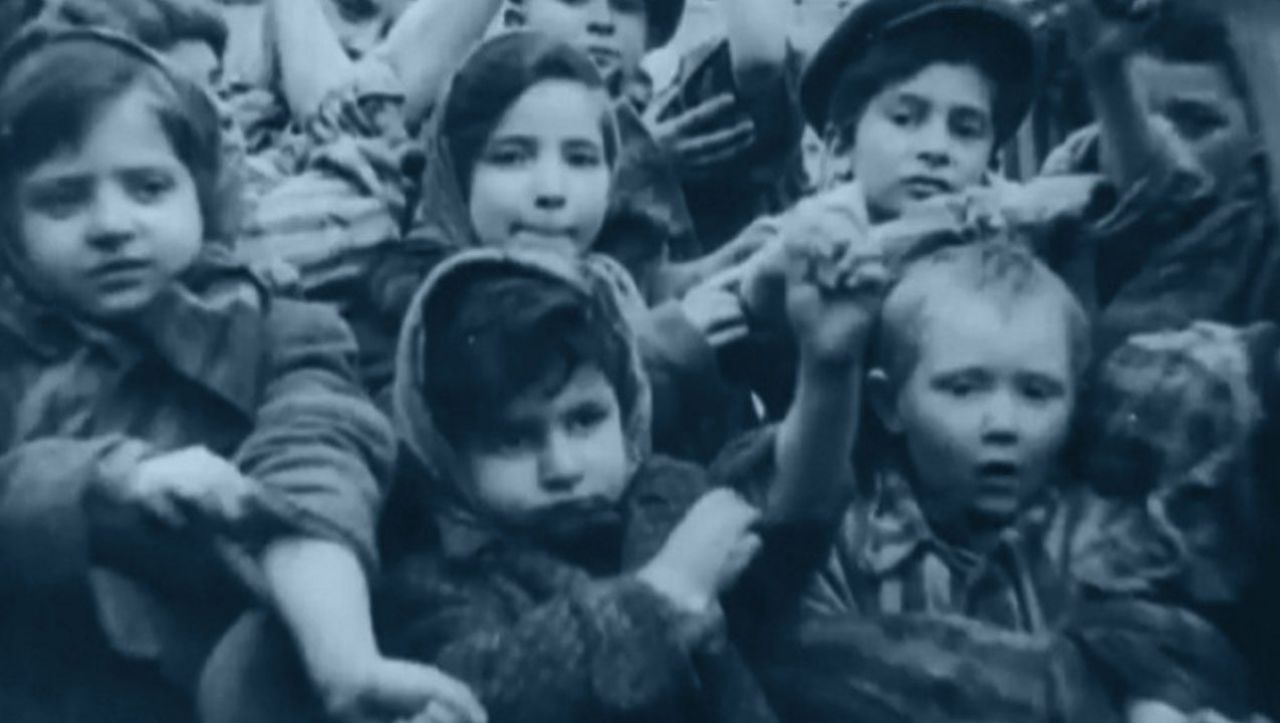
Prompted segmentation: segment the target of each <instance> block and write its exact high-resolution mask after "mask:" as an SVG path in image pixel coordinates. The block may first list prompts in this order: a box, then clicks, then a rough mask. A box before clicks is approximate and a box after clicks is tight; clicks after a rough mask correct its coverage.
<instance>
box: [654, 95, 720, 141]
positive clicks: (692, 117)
mask: <svg viewBox="0 0 1280 723" xmlns="http://www.w3.org/2000/svg"><path fill="white" fill-rule="evenodd" d="M736 105H737V100H736V99H735V98H734V96H733V93H720V94H719V95H713V96H711V97H710V98H707V99H706V100H704V101H702V102H701V103H699V104H698V105H695V106H693V107H692V108H689V109H688V110H686V111H685V112H683V113H681V114H680V115H678V116H676V117H675V118H673V119H671V120H670V121H668V122H667V123H668V125H669V129H670V131H671V132H674V133H677V134H684V133H687V132H689V131H691V130H693V129H694V128H697V127H698V126H701V125H703V124H706V123H710V122H711V121H712V120H714V119H715V118H716V117H717V116H719V115H720V114H721V113H725V112H727V111H729V110H732V109H733V108H734V106H736Z"/></svg>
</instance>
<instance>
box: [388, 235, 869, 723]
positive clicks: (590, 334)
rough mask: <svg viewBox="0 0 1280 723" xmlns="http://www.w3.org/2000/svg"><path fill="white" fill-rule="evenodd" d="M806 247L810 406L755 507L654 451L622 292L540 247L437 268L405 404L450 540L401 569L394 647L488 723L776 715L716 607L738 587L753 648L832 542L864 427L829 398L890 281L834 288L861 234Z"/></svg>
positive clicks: (803, 313)
mask: <svg viewBox="0 0 1280 723" xmlns="http://www.w3.org/2000/svg"><path fill="white" fill-rule="evenodd" d="M789 241H791V242H798V243H793V244H792V245H791V246H790V248H791V251H792V253H791V255H790V256H789V259H790V261H791V262H792V265H791V267H790V268H789V274H788V292H789V299H790V302H791V303H790V305H789V309H790V311H791V317H790V318H791V319H792V322H793V323H794V324H795V326H796V330H797V338H798V340H799V343H800V347H801V351H800V354H801V357H802V359H803V361H802V364H801V369H802V372H801V376H800V382H799V387H800V392H799V397H798V401H797V404H796V406H795V407H794V408H793V409H792V413H791V414H790V415H789V416H788V417H787V419H786V420H785V421H784V422H783V424H782V426H781V428H780V429H779V430H778V431H777V433H776V435H773V436H770V451H773V452H776V457H775V458H773V460H771V461H776V463H777V466H776V468H770V469H769V471H768V472H765V477H766V478H767V480H768V484H767V485H760V486H758V487H756V488H753V489H752V490H745V491H744V492H746V493H747V494H748V495H749V496H750V497H752V498H753V499H754V500H755V502H756V504H759V505H761V506H762V509H761V510H760V511H759V512H758V511H757V510H756V509H754V508H753V507H751V506H750V505H748V504H747V502H745V501H744V500H743V499H742V498H740V497H739V496H738V495H737V494H735V493H733V492H730V491H728V490H724V489H721V490H717V491H713V492H709V493H706V494H704V491H705V489H706V486H705V484H706V482H705V479H704V477H703V475H702V474H701V472H700V470H698V469H697V468H695V467H692V466H690V465H687V464H681V463H676V462H674V461H671V460H666V459H663V458H660V457H653V456H651V455H650V454H649V452H648V426H649V422H648V414H649V405H648V397H647V386H646V380H645V377H644V374H643V371H642V367H641V364H640V360H639V357H638V349H637V348H636V346H635V341H634V339H633V338H632V336H631V332H630V330H629V325H628V323H627V321H626V320H625V319H624V318H623V316H622V312H621V310H620V309H619V307H618V305H617V300H616V296H615V294H614V292H613V290H612V282H611V280H610V279H608V278H607V277H601V276H599V275H597V274H596V273H595V272H594V271H593V269H592V267H591V266H588V265H583V264H581V263H580V262H573V261H570V260H569V259H568V258H567V257H564V256H553V255H546V254H545V252H533V251H508V252H499V251H475V252H469V253H465V254H461V255H458V256H457V257H455V258H453V259H452V260H450V261H448V262H446V263H445V264H444V265H442V266H441V267H440V268H439V269H437V271H436V272H434V273H433V275H432V276H431V278H430V279H429V280H428V281H427V282H426V283H425V284H424V285H423V287H422V289H421V291H420V292H419V293H418V295H417V296H416V297H415V299H414V301H413V304H412V306H411V311H410V315H409V318H408V320H407V321H406V325H405V330H404V334H403V336H402V337H401V346H400V351H399V357H398V363H399V366H398V369H397V377H396V387H395V405H396V419H397V423H398V425H399V428H400V430H401V435H402V438H403V439H404V440H405V442H406V443H407V444H408V446H409V447H410V449H411V450H412V451H413V453H414V457H415V459H417V460H419V461H420V462H421V463H422V464H423V465H424V468H425V469H426V470H429V471H430V473H431V474H430V476H429V477H427V478H424V479H422V480H416V481H415V482H416V483H417V484H426V483H427V482H428V480H429V481H430V483H431V486H430V487H429V488H428V490H429V493H430V494H431V498H432V504H431V507H430V509H431V515H430V518H429V519H426V520H421V521H420V522H419V524H420V525H429V526H430V528H431V529H433V530H434V531H435V533H436V540H435V542H433V543H430V544H428V545H426V546H424V547H423V548H421V549H419V550H418V551H416V552H414V553H413V554H411V555H409V556H408V557H406V558H405V560H404V561H403V562H402V563H401V564H399V565H397V566H396V567H395V568H394V569H393V570H392V572H391V573H390V574H389V579H388V583H387V588H386V590H385V596H384V597H382V598H381V600H382V605H380V606H379V610H380V615H379V619H380V620H381V621H382V625H381V627H380V631H381V632H380V639H381V640H382V641H383V642H384V644H385V645H386V646H387V649H388V650H391V651H396V652H397V653H402V654H404V655H407V656H409V657H412V658H414V659H418V660H434V661H438V664H439V665H441V666H442V667H443V668H444V669H445V670H447V671H449V672H451V673H453V674H455V675H457V676H459V677H460V678H461V679H462V680H464V681H465V682H467V683H468V684H470V685H472V686H473V687H474V688H475V690H476V691H477V692H478V694H479V696H480V699H481V701H482V702H483V704H484V705H485V707H486V708H487V710H488V711H489V713H490V715H491V716H492V718H493V719H494V720H521V721H530V722H531V723H536V722H538V721H558V722H563V723H570V722H572V721H611V720H637V721H649V720H652V721H682V720H711V721H715V720H723V721H770V720H775V718H774V716H773V714H772V712H771V710H770V708H769V706H768V705H767V703H766V702H765V701H764V700H763V699H762V698H761V696H760V694H759V692H758V690H757V689H756V686H755V684H754V681H753V680H752V678H751V677H750V675H749V673H747V671H746V669H745V668H744V667H743V665H742V660H741V658H740V657H739V652H740V648H739V647H737V646H735V645H733V644H730V643H729V642H728V641H726V640H725V639H724V635H725V631H724V630H722V629H720V625H719V622H718V620H717V615H718V608H719V605H718V604H717V598H720V597H722V596H724V595H726V594H727V593H730V592H731V591H733V592H734V594H733V595H731V596H730V597H731V598H732V599H726V600H725V606H726V610H727V611H728V612H729V614H730V620H729V631H730V635H731V640H733V641H734V642H735V643H737V644H738V645H740V646H749V642H750V641H751V640H752V639H754V638H755V637H757V636H758V634H759V632H760V631H761V630H766V629H768V627H769V626H770V625H771V624H772V622H771V621H772V620H773V616H774V615H776V614H777V613H778V611H780V610H783V609H786V608H787V607H788V606H789V605H790V604H791V603H792V598H793V593H794V592H795V588H794V585H795V583H796V582H798V581H801V580H803V579H804V575H805V570H806V569H807V568H808V567H809V566H811V565H812V564H813V563H816V562H817V561H818V560H819V559H820V557H819V555H820V554H821V553H822V552H824V551H825V549H826V544H825V543H826V542H827V534H828V532H829V531H830V529H831V528H830V523H831V522H833V521H834V520H835V518H836V516H837V515H836V513H835V511H837V510H839V509H840V507H841V505H840V501H841V500H842V499H843V498H844V496H845V494H846V493H847V486H846V485H847V482H848V480H847V477H848V475H847V468H846V467H845V466H843V465H840V464H837V462H838V461H839V460H841V459H844V458H845V457H846V456H847V455H848V454H849V452H850V451H851V446H850V444H851V442H852V439H853V436H852V435H853V426H852V425H853V420H852V419H851V418H849V417H846V418H845V419H844V420H843V421H842V422H839V423H836V424H833V425H826V426H822V427H818V426H814V425H813V422H814V421H816V420H818V419H823V418H824V415H823V414H822V411H823V410H824V409H828V405H829V402H828V400H827V398H825V397H824V396H821V395H820V393H819V392H820V388H827V389H828V390H830V389H845V390H848V389H849V387H850V386H851V385H856V384H857V370H856V368H855V365H854V360H855V356H854V355H851V353H850V350H851V349H857V348H859V347H860V345H861V344H862V343H863V341H864V340H865V339H866V336H867V331H868V329H869V327H870V322H871V320H872V318H873V314H872V312H873V311H874V308H875V305H876V304H877V303H878V289H879V288H880V284H881V282H882V272H881V271H879V266H878V262H877V260H876V258H875V257H874V256H870V255H868V256H856V255H851V256H850V261H849V262H848V263H846V264H843V265H842V266H841V268H842V269H844V270H843V272H842V273H840V274H831V275H829V276H823V275H820V274H819V272H818V271H817V268H818V267H819V266H820V265H822V264H832V265H835V263H836V262H837V261H838V260H839V259H838V258H836V257H835V256H833V252H834V253H835V254H839V253H840V252H842V251H843V247H844V245H845V244H846V243H847V241H846V240H844V239H835V238H827V239H821V238H808V239H801V238H800V237H791V238H790V239H789ZM859 251H863V252H865V251H866V249H859ZM827 385H829V386H827ZM756 469H757V471H760V469H761V468H756ZM754 481H755V482H757V483H758V482H761V481H762V480H760V479H756V480H754ZM761 545H763V549H761ZM757 553H759V554H758V555H757ZM753 558H754V561H753ZM739 606H740V607H739Z"/></svg>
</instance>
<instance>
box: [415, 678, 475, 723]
mask: <svg viewBox="0 0 1280 723" xmlns="http://www.w3.org/2000/svg"><path fill="white" fill-rule="evenodd" d="M419 675H420V676H421V679H422V685H423V686H424V687H425V688H426V689H428V691H429V695H430V696H431V698H432V705H436V706H438V707H440V708H442V709H444V710H448V711H450V712H452V713H453V714H454V715H455V716H456V720H459V721H463V722H464V723H485V722H486V721H487V720H488V718H489V716H488V714H487V713H485V710H484V706H482V705H480V700H479V699H478V698H476V696H475V694H474V693H472V692H471V689H470V688H468V687H467V686H466V685H465V684H463V683H462V682H460V681H458V680H456V679H454V678H452V677H450V676H448V675H445V674H444V673H442V672H441V671H440V670H439V669H438V668H434V667H431V666H421V667H420V673H419ZM430 707H431V706H428V709H430Z"/></svg>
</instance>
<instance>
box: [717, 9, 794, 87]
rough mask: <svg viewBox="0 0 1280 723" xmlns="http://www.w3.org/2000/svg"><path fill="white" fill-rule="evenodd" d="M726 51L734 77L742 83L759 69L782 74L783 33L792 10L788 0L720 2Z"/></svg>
mask: <svg viewBox="0 0 1280 723" xmlns="http://www.w3.org/2000/svg"><path fill="white" fill-rule="evenodd" d="M722 4H723V5H724V19H725V29H726V31H727V32H728V36H729V51H730V54H731V55H732V57H733V70H734V74H735V76H736V77H737V78H738V79H739V80H742V79H743V76H744V75H747V76H750V75H752V74H753V73H755V72H759V70H760V69H766V70H768V69H776V71H777V72H778V73H781V72H782V69H783V65H784V63H785V62H786V59H787V34H786V33H785V32H782V29H783V28H787V27H790V22H791V19H792V16H793V15H794V10H793V9H792V2H791V0H722Z"/></svg>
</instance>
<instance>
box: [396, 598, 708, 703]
mask: <svg viewBox="0 0 1280 723" xmlns="http://www.w3.org/2000/svg"><path fill="white" fill-rule="evenodd" d="M402 579H403V578H402ZM409 588H410V589H411V588H412V585H410V586H409ZM404 592H405V588H403V587H402V589H401V592H400V594H398V595H392V596H383V602H384V603H386V602H387V601H388V599H390V600H391V601H392V602H391V603H390V604H389V605H387V604H383V605H380V606H379V607H380V609H381V612H382V614H381V615H380V619H382V620H384V621H385V620H387V619H390V620H392V621H394V622H392V623H391V624H389V625H384V626H380V629H381V632H382V635H383V639H384V643H385V644H386V645H387V650H388V652H389V653H390V654H393V655H402V656H405V657H409V658H413V659H417V660H422V661H427V662H431V663H433V664H434V665H437V666H439V667H440V668H441V669H442V670H444V671H445V672H447V673H449V674H451V675H453V676H455V677H457V678H458V679H459V680H461V681H463V682H465V683H466V684H467V685H468V686H470V687H471V689H472V690H473V691H474V692H475V693H476V694H477V695H478V696H479V698H480V701H481V703H482V704H483V705H484V706H485V709H486V710H487V711H488V713H489V717H490V719H491V720H520V721H525V722H526V723H542V722H544V721H545V722H547V723H551V722H555V723H574V722H575V721H582V722H583V723H588V722H589V721H597V720H631V719H637V720H639V719H647V720H663V719H668V718H670V719H675V717H676V716H675V714H674V711H678V710H679V706H680V703H681V701H683V700H685V697H686V696H687V695H689V694H690V693H691V691H692V685H693V682H694V673H693V668H692V662H691V660H690V657H689V653H688V651H687V650H686V646H685V644H684V643H683V642H682V639H683V636H682V634H681V632H680V631H681V625H682V624H683V623H682V616H681V614H680V613H678V612H677V611H676V610H675V609H674V608H672V607H671V606H670V605H669V604H668V603H667V602H666V601H664V600H663V599H662V598H661V597H660V596H659V594H658V593H657V592H655V591H653V590H652V589H650V588H649V587H648V586H647V585H646V584H644V583H642V582H640V581H638V580H635V579H634V578H620V579H616V580H612V581H606V582H593V583H586V584H584V585H582V586H581V587H579V588H577V589H574V590H571V591H568V592H564V593H562V594H560V595H557V596H555V597H553V598H551V599H549V600H547V601H546V602H544V603H542V604H540V605H538V606H537V607H533V608H530V609H528V610H526V611H524V612H522V613H518V614H516V615H514V616H513V615H511V614H510V613H509V612H507V611H506V610H505V609H504V606H503V605H502V604H501V603H500V602H498V601H497V600H496V599H495V596H491V595H485V594H465V593H458V592H457V591H451V592H442V591H440V590H435V591H434V593H431V594H427V595H422V594H408V595H406V594H404ZM472 593H475V591H472ZM664 713H665V715H664ZM632 716H644V717H643V718H632Z"/></svg>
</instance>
